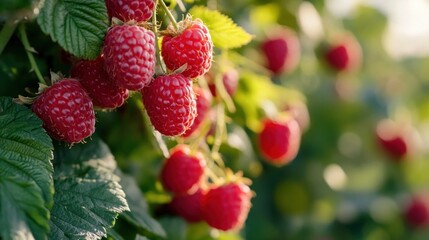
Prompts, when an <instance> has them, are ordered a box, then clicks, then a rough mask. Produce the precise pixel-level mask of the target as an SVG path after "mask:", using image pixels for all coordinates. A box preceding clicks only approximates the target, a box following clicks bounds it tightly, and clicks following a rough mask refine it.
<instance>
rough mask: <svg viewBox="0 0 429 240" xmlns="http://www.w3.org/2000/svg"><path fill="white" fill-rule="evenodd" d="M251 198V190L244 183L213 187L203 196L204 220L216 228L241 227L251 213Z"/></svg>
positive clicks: (229, 228) (225, 229)
mask: <svg viewBox="0 0 429 240" xmlns="http://www.w3.org/2000/svg"><path fill="white" fill-rule="evenodd" d="M251 198H252V193H251V190H250V188H249V187H248V186H247V185H245V184H244V183H240V182H236V183H235V182H234V183H228V184H226V185H222V186H218V187H214V188H211V189H209V191H208V192H207V194H206V195H205V196H204V197H203V204H202V207H203V217H204V220H205V221H206V222H207V223H208V224H209V225H210V226H212V227H214V228H216V229H220V230H224V231H227V230H231V229H240V228H241V227H242V226H243V224H244V222H245V221H246V218H247V215H248V213H249V210H250V207H251V203H250V199H251Z"/></svg>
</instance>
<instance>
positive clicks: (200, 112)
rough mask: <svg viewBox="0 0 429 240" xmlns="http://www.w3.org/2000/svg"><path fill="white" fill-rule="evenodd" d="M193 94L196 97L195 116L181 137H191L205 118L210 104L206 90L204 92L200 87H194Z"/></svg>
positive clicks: (210, 98)
mask: <svg viewBox="0 0 429 240" xmlns="http://www.w3.org/2000/svg"><path fill="white" fill-rule="evenodd" d="M194 93H195V95H196V98H197V99H196V101H197V115H196V116H195V120H194V122H193V123H192V125H191V126H190V127H189V128H188V129H187V130H186V131H185V133H183V135H182V136H183V137H189V136H191V135H192V134H193V133H194V132H195V131H196V130H197V129H198V127H199V126H200V125H201V123H202V122H203V121H204V119H205V118H206V116H207V114H208V112H209V110H210V105H211V102H212V96H211V95H210V92H209V91H208V90H204V89H202V88H201V87H196V86H194Z"/></svg>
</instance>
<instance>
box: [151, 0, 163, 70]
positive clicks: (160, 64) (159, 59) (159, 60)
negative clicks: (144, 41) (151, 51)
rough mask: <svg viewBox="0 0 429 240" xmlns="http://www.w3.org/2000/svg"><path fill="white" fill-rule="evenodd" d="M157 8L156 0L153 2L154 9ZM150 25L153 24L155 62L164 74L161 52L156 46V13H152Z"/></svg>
mask: <svg viewBox="0 0 429 240" xmlns="http://www.w3.org/2000/svg"><path fill="white" fill-rule="evenodd" d="M157 7H158V0H157V1H156V2H155V9H156V8H157ZM152 23H153V33H154V34H155V49H156V60H157V61H158V63H159V66H160V67H161V70H162V71H163V73H166V70H165V68H164V65H163V64H162V61H161V54H160V52H161V51H160V50H159V45H158V23H157V20H156V13H154V14H153V16H152Z"/></svg>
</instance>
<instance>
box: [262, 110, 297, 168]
mask: <svg viewBox="0 0 429 240" xmlns="http://www.w3.org/2000/svg"><path fill="white" fill-rule="evenodd" d="M262 125H263V127H262V131H261V132H260V133H259V135H258V140H259V141H258V143H259V148H260V150H261V154H262V155H263V156H264V158H265V159H266V160H267V161H268V162H269V163H272V164H274V165H277V166H282V165H285V164H287V163H289V162H290V161H292V160H293V159H294V158H295V157H296V155H297V153H298V150H299V145H300V143H301V130H300V128H299V124H298V123H297V121H296V120H295V119H293V118H291V117H289V118H287V119H281V118H279V119H278V120H272V119H265V120H264V121H263V123H262Z"/></svg>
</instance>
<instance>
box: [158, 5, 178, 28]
mask: <svg viewBox="0 0 429 240" xmlns="http://www.w3.org/2000/svg"><path fill="white" fill-rule="evenodd" d="M159 2H160V3H161V7H162V9H164V12H165V13H166V14H167V16H168V18H169V19H170V21H171V24H173V26H174V29H176V30H177V29H179V26H178V25H177V22H176V19H175V18H174V16H173V14H171V12H170V9H168V7H167V5H165V2H164V0H160V1H159Z"/></svg>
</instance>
